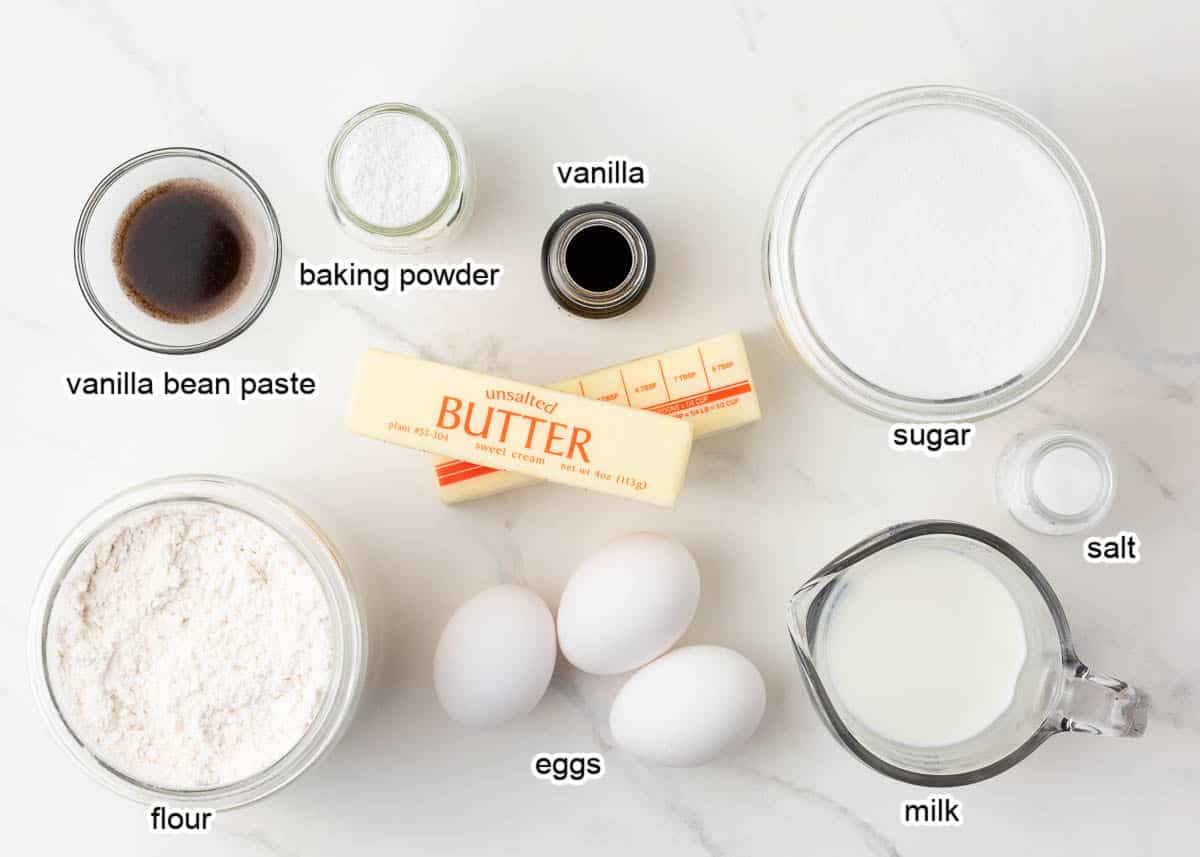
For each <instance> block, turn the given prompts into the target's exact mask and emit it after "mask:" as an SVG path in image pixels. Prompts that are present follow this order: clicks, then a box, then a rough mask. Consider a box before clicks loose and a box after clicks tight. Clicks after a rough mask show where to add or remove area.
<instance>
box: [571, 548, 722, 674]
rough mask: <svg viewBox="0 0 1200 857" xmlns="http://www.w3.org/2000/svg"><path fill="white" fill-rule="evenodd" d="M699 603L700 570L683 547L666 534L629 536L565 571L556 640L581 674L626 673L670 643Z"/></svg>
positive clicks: (689, 621) (686, 624)
mask: <svg viewBox="0 0 1200 857" xmlns="http://www.w3.org/2000/svg"><path fill="white" fill-rule="evenodd" d="M699 602H700V571H699V569H697V568H696V560H694V559H693V558H692V555H691V554H690V553H688V549H687V548H685V547H684V546H683V545H681V544H680V543H679V542H678V541H676V540H675V539H672V538H670V537H668V536H661V535H658V534H657V533H633V534H631V535H628V536H623V537H622V538H619V539H617V540H616V541H613V542H610V543H609V544H607V545H605V546H604V547H602V548H600V549H599V550H597V551H596V552H595V553H593V554H592V555H591V556H589V557H588V558H587V559H585V560H584V561H583V563H582V564H581V565H580V566H579V568H577V569H576V570H575V573H574V574H572V575H571V578H570V580H568V581H567V586H566V588H565V589H564V590H563V594H562V600H560V601H559V604H558V643H559V646H560V648H561V649H562V653H563V656H564V657H566V659H567V660H568V661H570V662H571V663H572V664H573V665H575V666H576V667H578V668H579V669H581V670H583V671H584V672H588V673H595V674H597V675H615V674H617V673H623V672H628V671H629V670H634V669H637V668H638V667H640V666H642V665H643V664H646V663H649V662H650V661H652V660H654V659H655V658H657V657H658V656H659V655H661V654H662V653H663V652H665V651H667V649H669V648H671V646H673V645H675V643H676V642H677V641H678V640H679V638H680V637H682V636H683V634H684V632H685V631H687V628H688V625H690V624H691V622H692V617H693V616H695V615H696V605H697V604H698V603H699Z"/></svg>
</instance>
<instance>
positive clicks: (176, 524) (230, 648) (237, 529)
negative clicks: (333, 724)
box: [46, 502, 333, 789]
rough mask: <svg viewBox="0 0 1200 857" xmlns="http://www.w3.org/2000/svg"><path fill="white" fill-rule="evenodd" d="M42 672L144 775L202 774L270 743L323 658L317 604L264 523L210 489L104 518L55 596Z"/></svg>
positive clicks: (297, 720) (326, 627)
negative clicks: (199, 498)
mask: <svg viewBox="0 0 1200 857" xmlns="http://www.w3.org/2000/svg"><path fill="white" fill-rule="evenodd" d="M46 659H47V667H48V671H49V675H50V686H51V688H52V690H53V693H54V698H55V700H56V701H57V703H58V707H59V710H60V711H61V712H62V714H63V717H64V718H65V719H66V722H67V725H68V726H69V727H70V728H71V730H72V731H73V732H74V733H75V735H76V736H77V737H78V738H79V739H80V740H81V741H82V742H83V743H84V745H85V746H87V747H88V748H89V749H90V750H91V751H92V752H93V753H95V754H96V755H97V756H98V757H99V758H101V759H102V760H104V761H105V762H106V763H107V764H108V765H110V766H111V767H113V768H115V769H117V770H118V771H121V772H122V773H124V774H126V775H128V776H130V777H133V778H135V779H137V780H140V781H142V782H145V783H149V784H151V785H155V786H160V787H167V788H177V789H200V788H211V787H216V786H220V785H225V784H228V783H232V782H236V781H237V780H241V779H243V778H245V777H247V776H250V775H252V774H255V773H258V772H259V771H262V770H263V769H265V768H267V767H268V766H270V765H271V764H272V763H274V762H275V761H277V760H278V759H280V758H281V757H282V756H284V755H285V754H286V753H287V752H288V751H289V750H290V749H291V748H292V747H293V746H295V745H296V743H297V742H298V741H299V739H300V738H301V737H302V736H303V735H304V733H305V731H306V730H307V729H308V727H309V725H310V724H311V723H312V722H313V720H314V718H315V717H316V715H317V712H318V710H319V709H320V707H321V704H322V701H323V699H324V697H325V694H326V691H327V690H328V688H329V684H330V680H331V676H332V672H333V643H332V638H331V635H330V615H329V605H328V603H327V601H326V599H325V596H324V594H323V592H322V590H321V588H320V585H319V583H318V582H317V579H316V577H315V576H314V574H313V571H312V569H311V568H310V567H309V565H308V564H307V562H305V561H304V559H302V558H301V557H300V555H299V554H298V553H297V552H296V551H295V550H294V549H293V548H292V547H291V546H290V545H289V544H288V543H287V542H286V541H284V539H283V538H282V537H281V536H280V535H279V534H278V533H276V532H275V531H274V530H272V529H271V528H269V527H267V526H265V525H264V524H262V523H261V522H259V521H257V520H256V519H254V518H252V517H250V516H249V515H247V514H245V513H243V512H239V511H235V510H232V509H228V508H225V507H223V506H218V505H216V504H212V503H203V502H187V503H174V504H169V505H166V506H163V507H159V508H157V509H155V510H152V511H151V510H146V511H143V512H139V513H134V514H132V515H129V516H127V517H126V518H124V519H121V520H118V521H117V522H116V523H114V524H113V525H112V526H110V527H109V528H108V529H107V530H105V531H104V532H103V533H101V534H100V535H99V536H98V537H97V538H96V539H94V540H93V541H92V543H91V544H90V545H89V546H88V547H87V548H86V549H85V550H84V552H83V553H82V554H81V555H80V557H79V559H78V560H77V561H76V562H75V564H74V565H73V566H72V568H71V570H70V571H69V572H68V573H67V575H66V578H65V579H64V581H63V584H62V587H61V588H60V590H59V592H58V595H57V596H56V597H55V600H54V606H53V608H52V611H51V616H50V625H49V631H48V639H47V643H46Z"/></svg>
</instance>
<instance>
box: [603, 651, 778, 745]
mask: <svg viewBox="0 0 1200 857" xmlns="http://www.w3.org/2000/svg"><path fill="white" fill-rule="evenodd" d="M766 706H767V690H766V686H765V685H764V684H763V679H762V674H761V673H759V671H758V669H757V668H756V667H755V666H754V664H752V663H750V661H748V660H747V659H746V658H745V657H744V656H742V655H740V654H738V653H737V652H735V651H734V650H733V649H727V648H724V647H723V646H686V647H684V648H682V649H676V650H675V651H673V652H671V653H670V654H668V655H664V656H663V657H661V658H659V659H658V660H656V661H654V662H653V663H651V664H649V665H647V666H645V667H643V668H642V669H640V670H638V671H637V672H636V673H634V674H633V676H631V677H630V679H629V681H627V682H626V683H625V686H624V687H622V688H621V690H620V692H618V693H617V697H616V699H615V700H613V704H612V710H611V711H610V713H609V728H610V730H611V731H612V737H613V740H614V741H615V742H616V743H617V745H618V746H620V747H622V748H623V749H625V750H627V751H628V752H630V753H632V754H634V755H635V756H638V757H640V758H641V759H644V760H645V761H647V762H653V763H656V764H659V765H672V766H674V767H690V766H693V765H703V764H705V763H706V762H710V761H712V760H713V759H715V758H716V757H717V756H720V755H721V754H723V753H726V752H728V751H730V750H732V749H734V748H735V747H737V746H739V745H740V744H742V743H743V742H745V741H746V740H747V739H748V738H749V737H750V736H751V735H753V734H754V730H755V729H757V728H758V724H759V723H760V722H761V721H762V717H763V712H764V711H765V710H766Z"/></svg>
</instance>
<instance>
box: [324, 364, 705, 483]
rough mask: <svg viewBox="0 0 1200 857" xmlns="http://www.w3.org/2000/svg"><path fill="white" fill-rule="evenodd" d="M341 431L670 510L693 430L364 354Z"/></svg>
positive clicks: (558, 393) (503, 382)
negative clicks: (346, 429) (343, 427)
mask: <svg viewBox="0 0 1200 857" xmlns="http://www.w3.org/2000/svg"><path fill="white" fill-rule="evenodd" d="M346 425H347V427H348V428H349V429H350V430H351V431H353V432H356V433H358V434H361V435H366V436H367V437H373V438H376V439H377V440H386V441H388V442H390V443H396V444H400V445H401V446H411V447H414V448H416V449H423V450H425V451H426V452H433V453H437V454H439V455H445V456H451V457H453V458H457V459H461V460H463V461H467V462H471V463H473V464H478V465H483V466H486V467H493V468H497V469H504V470H512V471H514V472H516V473H521V474H524V475H526V476H531V477H535V478H537V479H547V480H549V481H551V482H561V483H563V484H565V485H574V486H576V487H579V488H591V489H592V490H595V491H604V492H607V493H609V494H616V495H618V496H621V497H633V498H635V499H637V500H645V501H646V502H648V503H657V504H659V505H663V506H669V505H671V504H672V503H674V502H675V498H676V496H678V494H679V489H680V487H681V486H682V485H683V475H684V471H685V469H686V468H687V460H688V453H690V452H691V448H692V427H691V426H690V425H689V424H687V423H686V422H682V421H680V420H675V419H671V418H670V417H666V416H662V415H660V414H654V413H647V412H645V411H635V410H631V409H629V408H622V407H618V406H616V405H610V404H605V403H603V402H597V401H593V400H592V399H587V398H584V397H583V396H579V395H575V394H573V393H567V392H564V391H562V390H552V389H549V388H546V387H535V386H533V385H531V384H522V383H520V382H516V381H509V380H507V379H504V378H493V377H490V376H488V375H481V374H478V373H476V372H470V371H468V370H466V369H457V368H455V367H453V366H443V365H441V364H439V363H431V362H429V361H427V360H418V359H416V358H412V357H404V356H401V355H399V354H389V353H387V352H386V351H378V350H375V349H372V350H371V351H368V352H367V353H366V354H364V355H363V356H362V358H361V359H360V360H359V362H358V371H357V372H356V374H355V376H354V387H353V390H352V391H351V394H350V409H349V412H348V413H347V415H346Z"/></svg>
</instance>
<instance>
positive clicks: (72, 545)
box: [28, 476, 367, 810]
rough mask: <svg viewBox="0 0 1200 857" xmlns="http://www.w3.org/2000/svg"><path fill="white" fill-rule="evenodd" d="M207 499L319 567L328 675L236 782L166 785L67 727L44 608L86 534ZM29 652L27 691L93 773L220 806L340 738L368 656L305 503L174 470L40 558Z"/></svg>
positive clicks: (278, 779) (146, 797)
mask: <svg viewBox="0 0 1200 857" xmlns="http://www.w3.org/2000/svg"><path fill="white" fill-rule="evenodd" d="M181 502H182V503H193V502H196V503H213V504H217V505H220V506H225V507H227V508H231V509H236V510H238V511H240V512H244V513H246V514H248V515H250V516H252V517H254V518H256V519H257V520H259V521H260V522H262V523H263V524H265V525H266V526H268V527H270V528H271V529H273V530H275V531H276V532H277V533H279V534H280V535H281V536H282V537H283V538H284V539H286V540H287V542H288V543H289V544H290V545H291V546H292V547H293V548H294V549H295V550H296V552H297V553H299V555H300V556H301V557H303V558H304V559H305V560H306V561H307V563H308V565H309V566H310V567H311V568H312V571H313V574H314V575H316V578H317V581H318V583H319V584H320V586H321V590H322V591H323V592H324V593H325V597H326V599H327V601H328V604H329V616H330V623H331V637H332V640H333V647H334V655H333V665H334V670H333V676H332V679H331V681H330V685H329V689H328V691H327V692H326V694H325V698H324V701H323V702H322V705H321V709H320V711H318V713H317V716H316V717H315V718H314V720H313V722H312V723H311V724H310V725H309V727H308V730H307V731H306V732H305V733H304V735H303V737H301V738H300V740H299V741H298V742H297V743H296V745H295V746H294V747H292V749H291V750H289V751H288V752H287V754H285V755H284V756H283V757H282V758H281V759H279V760H278V761H276V762H275V763H274V764H272V765H270V766H269V767H267V768H266V769H264V770H262V771H259V772H258V773H257V774H254V775H252V776H250V777H247V778H245V779H243V780H240V781H238V782H235V783H229V784H227V785H223V786H218V787H216V788H206V789H170V788H163V787H160V786H156V785H151V784H148V783H144V782H139V781H138V780H136V779H133V778H132V777H129V776H127V775H125V774H124V773H122V772H121V771H119V770H117V769H116V768H114V767H111V766H110V765H108V764H106V763H105V762H104V760H103V759H101V758H100V757H99V756H97V755H96V754H95V753H93V752H92V751H91V750H90V749H89V748H88V747H87V746H86V745H85V744H84V743H83V742H82V741H81V740H80V739H79V738H78V737H77V736H76V735H75V733H74V732H73V731H72V730H71V728H70V726H68V724H67V722H66V720H65V719H64V717H63V715H62V712H61V711H60V710H59V707H58V703H57V702H56V701H55V698H54V692H53V690H52V686H51V683H50V677H49V674H48V671H47V665H46V638H47V631H48V628H49V624H50V615H51V609H52V608H53V606H54V599H55V597H56V596H57V594H58V591H59V588H60V586H61V585H62V582H63V580H64V578H65V577H66V576H67V573H68V572H69V571H70V570H71V567H72V566H73V565H74V564H75V561H76V559H77V558H78V557H79V555H80V554H81V553H82V552H83V551H84V550H85V549H86V548H87V546H88V545H89V544H90V543H91V541H92V540H93V539H94V538H96V536H98V535H99V534H100V533H102V532H103V531H104V530H106V529H107V528H108V527H109V526H110V525H112V524H113V523H114V522H116V521H117V520H118V519H120V518H124V517H125V516H127V515H131V514H135V513H139V512H143V511H144V510H146V509H150V508H153V507H155V506H163V505H167V504H175V503H181ZM28 660H29V670H30V678H31V680H32V682H33V691H34V696H35V698H36V699H37V703H38V708H39V709H40V710H41V712H42V715H43V716H44V718H45V721H46V724H47V726H48V727H49V728H50V731H51V732H52V733H53V734H54V737H55V738H56V739H57V740H58V743H59V744H60V745H62V747H63V748H64V749H65V750H66V751H67V752H68V753H69V754H70V755H71V757H72V758H73V759H74V760H75V762H76V763H77V764H78V765H79V766H80V767H81V768H83V769H84V770H85V771H86V772H87V773H88V774H90V775H91V776H92V777H93V778H94V779H96V780H98V781H99V782H101V783H103V784H104V785H105V786H107V787H108V788H110V789H111V790H112V791H114V792H116V793H117V794H119V795H121V796H123V797H126V798H130V799H132V800H136V801H140V802H142V803H145V804H155V803H167V804H170V805H171V806H175V807H203V808H205V809H214V810H227V809H233V808H235V807H239V806H244V805H246V804H249V803H253V802H255V801H258V800H261V799H262V798H264V797H266V796H267V795H270V794H273V793H274V792H276V791H278V790H279V789H281V788H283V787H284V786H286V785H287V784H288V783H290V782H292V781H293V780H295V779H296V778H297V777H299V776H300V775H301V774H302V773H304V772H305V771H307V770H308V769H309V768H311V767H312V766H313V765H314V764H316V762H317V761H318V760H320V759H321V758H322V757H323V756H324V755H325V754H326V753H327V752H329V750H331V749H332V748H333V746H334V745H335V744H337V742H338V740H339V739H340V738H341V736H342V734H343V733H344V732H345V730H346V728H347V727H348V726H349V724H350V721H351V719H352V718H353V716H354V710H355V707H356V706H357V704H358V698H359V695H360V693H361V690H362V685H363V680H364V677H365V675H366V666H367V632H366V623H365V621H364V619H363V616H362V611H361V608H360V607H359V604H358V600H357V598H356V596H355V593H354V589H353V586H352V584H351V581H350V578H349V575H348V574H347V571H346V567H345V565H344V563H343V562H342V560H341V558H340V557H339V556H338V554H337V551H336V550H335V549H334V547H333V545H332V544H331V543H330V542H329V540H328V539H326V538H325V536H324V535H322V534H321V531H320V530H318V529H317V526H316V524H314V523H313V522H312V521H311V520H310V519H309V518H308V517H307V516H306V515H304V513H303V512H300V511H299V510H297V509H295V508H293V507H292V506H291V505H289V504H288V503H287V502H285V501H284V500H282V499H280V498H279V497H276V496H275V495H273V494H270V493H268V492H266V491H264V490H262V489H261V488H256V487H255V486H253V485H250V484H248V483H245V482H239V481H237V480H234V479H229V478H226V477H223V476H172V477H168V478H165V479H158V480H155V481H153V482H147V483H145V484H143V485H138V486H136V487H134V488H130V489H129V490H127V491H123V492H121V493H120V494H117V495H116V496H115V497H113V498H112V499H110V500H108V501H106V502H104V503H103V504H101V505H100V506H99V507H98V508H96V509H95V510H93V511H92V512H90V513H89V514H88V515H87V516H86V517H85V518H84V519H83V520H82V521H80V522H79V523H78V524H77V525H76V526H75V528H74V529H73V530H72V531H71V532H70V534H68V535H67V537H66V539H64V540H63V542H62V544H61V545H59V547H58V550H56V551H55V552H54V556H53V557H52V558H51V560H50V563H49V564H48V566H47V567H46V571H45V574H44V575H43V577H42V581H41V584H40V585H39V586H38V590H37V595H36V597H35V598H34V603H33V608H32V611H31V614H30V619H29V642H28Z"/></svg>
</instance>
